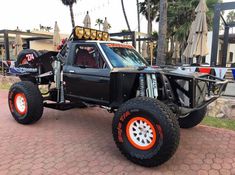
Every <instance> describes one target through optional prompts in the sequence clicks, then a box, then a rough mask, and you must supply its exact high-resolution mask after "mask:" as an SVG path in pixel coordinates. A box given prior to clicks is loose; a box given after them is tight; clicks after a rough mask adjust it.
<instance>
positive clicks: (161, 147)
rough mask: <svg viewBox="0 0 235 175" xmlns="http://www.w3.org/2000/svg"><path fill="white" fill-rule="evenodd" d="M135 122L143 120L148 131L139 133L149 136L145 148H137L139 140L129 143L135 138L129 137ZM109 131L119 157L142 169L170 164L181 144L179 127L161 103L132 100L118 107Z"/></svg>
mask: <svg viewBox="0 0 235 175" xmlns="http://www.w3.org/2000/svg"><path fill="white" fill-rule="evenodd" d="M138 120H140V121H141V120H142V124H144V123H146V124H147V127H146V128H149V129H146V128H144V129H142V131H143V132H144V133H145V134H144V136H143V137H146V136H147V134H148V133H152V138H151V137H149V138H150V140H151V139H152V140H151V141H150V142H145V145H146V146H142V145H141V146H140V144H139V145H138V144H136V143H137V142H138V137H137V142H136V141H134V140H132V139H131V138H133V137H135V134H134V135H131V136H132V137H131V136H130V134H131V132H132V129H133V128H131V127H130V126H133V127H135V126H137V125H138V124H137V125H135V123H134V124H132V123H131V122H132V121H134V122H139V121H138ZM139 126H141V125H138V127H139ZM143 127H144V126H143ZM139 129H140V130H139V131H141V128H139ZM112 130H113V138H114V141H115V143H116V145H117V147H118V148H119V150H120V151H121V153H122V154H123V155H124V156H125V157H127V159H129V160H130V161H132V162H134V163H136V164H138V165H141V166H145V167H152V166H158V165H161V164H163V163H164V162H166V161H167V160H169V159H170V158H171V157H172V156H173V155H174V153H175V152H176V150H177V147H178V145H179V140H180V128H179V124H178V121H177V119H176V118H175V117H174V115H173V113H172V112H171V110H170V109H169V108H168V107H167V106H166V105H165V104H163V103H161V102H160V101H158V100H156V99H152V98H147V97H141V98H135V99H131V100H129V101H127V102H126V103H124V104H123V105H121V106H120V108H119V109H118V111H117V112H116V113H115V116H114V119H113V124H112ZM133 132H135V131H134V129H133ZM154 133H155V134H154ZM138 136H140V134H139V135H138ZM149 136H150V135H149ZM140 137H142V134H141V136H140ZM145 141H146V140H145ZM139 142H140V141H139ZM142 143H143V144H144V142H143V140H142ZM148 144H149V145H148Z"/></svg>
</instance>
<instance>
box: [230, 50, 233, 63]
mask: <svg viewBox="0 0 235 175" xmlns="http://www.w3.org/2000/svg"><path fill="white" fill-rule="evenodd" d="M229 62H230V63H231V62H233V52H229Z"/></svg>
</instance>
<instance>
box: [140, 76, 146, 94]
mask: <svg viewBox="0 0 235 175" xmlns="http://www.w3.org/2000/svg"><path fill="white" fill-rule="evenodd" d="M139 84H140V85H139V86H140V97H145V78H144V74H140V77H139Z"/></svg>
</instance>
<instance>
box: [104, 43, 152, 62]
mask: <svg viewBox="0 0 235 175" xmlns="http://www.w3.org/2000/svg"><path fill="white" fill-rule="evenodd" d="M101 47H102V48H103V50H104V52H105V54H106V55H107V57H108V59H109V60H110V62H111V64H112V65H113V67H142V66H148V63H147V62H146V61H145V60H144V59H143V58H142V57H141V56H140V54H139V53H138V52H137V51H135V50H134V49H133V47H132V46H129V45H126V44H117V43H110V44H101Z"/></svg>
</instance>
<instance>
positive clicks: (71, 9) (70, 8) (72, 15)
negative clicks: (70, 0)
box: [69, 5, 75, 28]
mask: <svg viewBox="0 0 235 175" xmlns="http://www.w3.org/2000/svg"><path fill="white" fill-rule="evenodd" d="M69 10H70V16H71V22H72V27H73V28H74V27H75V21H74V14H73V5H70V6H69Z"/></svg>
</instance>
